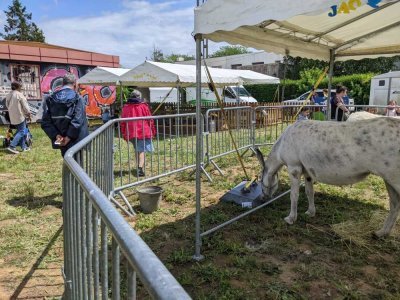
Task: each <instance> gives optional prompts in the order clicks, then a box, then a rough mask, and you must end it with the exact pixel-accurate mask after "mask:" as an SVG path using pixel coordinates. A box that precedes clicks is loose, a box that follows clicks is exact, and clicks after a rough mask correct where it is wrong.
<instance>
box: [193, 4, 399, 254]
mask: <svg viewBox="0 0 400 300" xmlns="http://www.w3.org/2000/svg"><path fill="white" fill-rule="evenodd" d="M199 3H200V1H199V0H198V1H197V5H198V7H197V8H195V19H194V36H195V39H196V68H197V75H198V76H197V78H198V83H197V99H200V89H201V87H200V80H201V62H200V58H201V41H202V39H210V40H212V41H215V42H228V43H231V44H240V45H243V46H247V47H253V48H256V49H262V50H266V51H269V52H274V53H278V54H284V55H291V56H300V57H305V58H312V59H320V60H325V61H330V70H329V79H330V80H329V85H328V89H331V78H332V75H333V63H334V61H335V59H336V60H342V61H343V60H349V59H363V58H376V57H380V56H394V55H400V34H399V32H400V0H347V1H337V0H324V1H321V0H302V1H293V0H280V1H272V0H270V1H267V0H246V1H240V0H208V1H206V2H205V3H203V4H202V5H201V6H199ZM328 106H329V101H328ZM328 115H329V107H328ZM196 118H197V120H200V119H201V111H200V105H199V104H197V107H196ZM201 139H202V136H201V125H200V124H199V122H197V135H196V143H198V144H201ZM201 168H202V165H201V151H199V148H197V149H196V228H195V229H196V243H195V255H194V258H195V259H197V260H200V259H202V255H201V254H200V247H201V236H202V235H204V233H203V234H201V232H200V229H201V228H200V227H201V226H200V210H201V203H200V201H201V178H200V176H201ZM226 223H228V222H226ZM219 227H222V225H220V226H219Z"/></svg>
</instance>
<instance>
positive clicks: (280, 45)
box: [194, 0, 400, 61]
mask: <svg viewBox="0 0 400 300" xmlns="http://www.w3.org/2000/svg"><path fill="white" fill-rule="evenodd" d="M368 3H369V4H370V5H369V4H368ZM373 4H377V6H376V7H373V6H374V5H373ZM335 5H336V11H337V12H339V13H337V14H336V15H334V8H332V6H335ZM330 15H332V16H330ZM333 15H334V16H333ZM399 32H400V1H398V0H396V1H394V0H386V1H385V0H382V1H379V0H374V1H372V0H368V1H367V0H347V1H337V0H324V1H321V0H302V1H293V0H280V1H265V0H246V2H243V1H238V0H236V1H232V0H208V1H207V2H205V3H204V4H203V5H201V6H200V7H197V8H196V9H195V28H194V33H195V34H202V36H203V38H207V39H210V40H213V41H216V42H221V41H224V42H228V43H231V44H241V45H243V46H248V47H253V48H257V49H263V50H266V51H270V52H275V53H280V54H284V55H286V54H289V55H291V56H301V57H306V58H313V59H321V60H325V61H328V60H330V58H331V56H330V52H331V50H332V51H333V54H334V55H335V60H348V59H362V58H366V57H369V58H374V57H378V56H390V55H398V54H400V34H399Z"/></svg>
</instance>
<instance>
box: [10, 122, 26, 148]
mask: <svg viewBox="0 0 400 300" xmlns="http://www.w3.org/2000/svg"><path fill="white" fill-rule="evenodd" d="M16 126H17V133H16V134H15V135H14V138H13V140H12V141H11V143H10V147H12V148H16V147H17V146H18V145H21V148H22V150H23V149H25V148H27V147H26V143H25V137H24V135H25V128H26V121H25V120H24V121H22V123H19V124H18V125H16Z"/></svg>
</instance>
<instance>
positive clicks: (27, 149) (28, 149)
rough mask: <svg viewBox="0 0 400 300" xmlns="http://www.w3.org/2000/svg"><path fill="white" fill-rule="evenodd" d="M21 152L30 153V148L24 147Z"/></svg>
mask: <svg viewBox="0 0 400 300" xmlns="http://www.w3.org/2000/svg"><path fill="white" fill-rule="evenodd" d="M22 151H23V152H26V151H31V148H29V147H26V148H25V149H24V150H22Z"/></svg>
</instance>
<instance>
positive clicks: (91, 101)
mask: <svg viewBox="0 0 400 300" xmlns="http://www.w3.org/2000/svg"><path fill="white" fill-rule="evenodd" d="M67 73H72V74H74V75H75V76H76V77H77V78H80V77H81V76H80V72H79V70H78V69H77V67H71V66H69V67H68V66H67V67H65V69H60V68H57V69H55V68H49V69H47V70H46V71H44V72H42V74H43V75H42V80H41V87H40V88H41V91H42V94H43V95H46V94H49V93H51V92H55V91H57V89H59V88H60V87H61V86H62V77H63V76H64V75H65V74H67ZM115 93H116V91H115V86H95V85H80V87H79V94H80V95H81V96H82V97H83V99H84V100H85V102H86V113H87V115H88V116H90V117H95V116H100V115H101V111H102V108H103V107H104V106H109V105H111V104H113V103H114V102H115Z"/></svg>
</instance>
